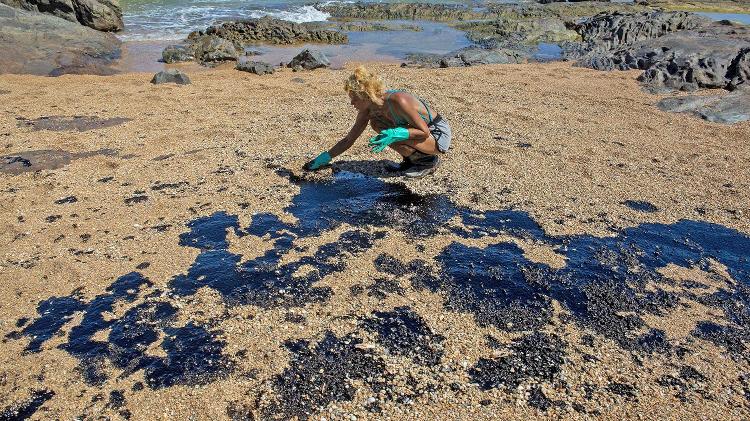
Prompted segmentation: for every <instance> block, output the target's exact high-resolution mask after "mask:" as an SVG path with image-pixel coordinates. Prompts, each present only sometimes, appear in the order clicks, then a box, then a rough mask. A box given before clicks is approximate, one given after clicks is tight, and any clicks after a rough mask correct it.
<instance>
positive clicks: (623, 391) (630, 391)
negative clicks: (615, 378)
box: [607, 382, 637, 399]
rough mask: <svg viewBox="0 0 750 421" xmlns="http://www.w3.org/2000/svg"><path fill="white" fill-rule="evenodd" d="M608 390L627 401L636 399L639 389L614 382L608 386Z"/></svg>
mask: <svg viewBox="0 0 750 421" xmlns="http://www.w3.org/2000/svg"><path fill="white" fill-rule="evenodd" d="M607 390H609V391H610V392H612V393H614V394H615V395H620V396H622V397H625V398H627V399H636V391H637V389H636V388H635V386H633V385H632V384H627V383H619V382H612V383H610V384H609V385H607Z"/></svg>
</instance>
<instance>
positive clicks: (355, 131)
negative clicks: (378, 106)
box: [328, 111, 370, 158]
mask: <svg viewBox="0 0 750 421" xmlns="http://www.w3.org/2000/svg"><path fill="white" fill-rule="evenodd" d="M369 121H370V116H369V114H368V112H367V111H360V112H359V113H357V119H356V120H355V121H354V125H353V126H352V128H351V129H350V130H349V133H347V134H346V136H344V138H343V139H341V140H339V141H338V143H336V144H335V145H333V147H332V148H331V149H330V150H329V151H328V153H329V154H331V157H332V158H333V157H336V156H339V155H341V154H342V153H344V152H346V150H347V149H349V148H351V147H352V145H353V144H354V141H356V140H357V138H359V136H361V135H362V132H364V131H365V129H366V128H367V123H368V122H369Z"/></svg>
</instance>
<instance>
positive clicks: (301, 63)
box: [287, 50, 331, 70]
mask: <svg viewBox="0 0 750 421" xmlns="http://www.w3.org/2000/svg"><path fill="white" fill-rule="evenodd" d="M287 67H291V68H292V69H297V70H314V69H320V68H323V67H331V62H330V61H329V60H328V57H326V56H325V54H323V53H322V52H321V51H318V50H303V51H302V52H301V53H299V54H297V55H296V56H294V58H293V59H292V61H290V62H289V64H287Z"/></svg>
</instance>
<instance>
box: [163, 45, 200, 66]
mask: <svg viewBox="0 0 750 421" xmlns="http://www.w3.org/2000/svg"><path fill="white" fill-rule="evenodd" d="M161 60H162V61H163V62H164V63H179V62H182V61H193V60H195V49H193V47H192V45H189V44H174V45H170V46H168V47H167V48H165V49H164V51H162V52H161Z"/></svg>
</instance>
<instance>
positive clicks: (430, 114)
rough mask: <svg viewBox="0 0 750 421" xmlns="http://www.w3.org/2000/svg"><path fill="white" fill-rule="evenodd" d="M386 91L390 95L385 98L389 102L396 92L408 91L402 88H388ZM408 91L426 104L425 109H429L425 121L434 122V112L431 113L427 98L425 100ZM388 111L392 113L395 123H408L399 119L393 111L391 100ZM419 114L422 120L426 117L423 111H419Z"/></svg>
mask: <svg viewBox="0 0 750 421" xmlns="http://www.w3.org/2000/svg"><path fill="white" fill-rule="evenodd" d="M385 92H386V93H387V94H388V96H386V97H385V100H386V102H387V101H388V100H389V99H390V98H391V95H393V94H395V93H398V92H406V91H404V90H402V89H388V90H387V91H385ZM406 93H408V94H409V95H411V96H412V97H414V98H416V99H417V100H418V101H419V102H421V103H422V105H423V106H424V109H425V110H427V120H425V123H427V124H430V123H431V122H432V113H430V107H429V106H427V102H425V100H423V99H422V98H420V97H418V96H416V95H414V94H412V93H409V92H406ZM388 111H389V112H390V113H391V118H393V122H394V123H396V124H397V125H398V124H404V123H406V121H405V120H403V119H399V117H398V116H397V115H396V113H395V112H394V111H393V105H392V104H391V103H390V102H388ZM418 114H419V116H420V117H421V118H422V120H424V119H425V118H424V115H422V113H418ZM399 120H401V122H399Z"/></svg>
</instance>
